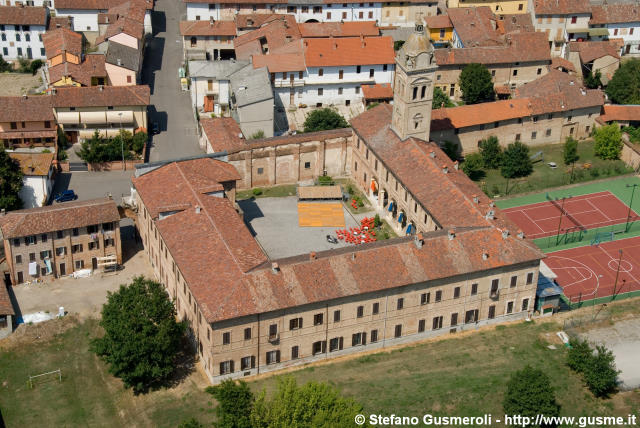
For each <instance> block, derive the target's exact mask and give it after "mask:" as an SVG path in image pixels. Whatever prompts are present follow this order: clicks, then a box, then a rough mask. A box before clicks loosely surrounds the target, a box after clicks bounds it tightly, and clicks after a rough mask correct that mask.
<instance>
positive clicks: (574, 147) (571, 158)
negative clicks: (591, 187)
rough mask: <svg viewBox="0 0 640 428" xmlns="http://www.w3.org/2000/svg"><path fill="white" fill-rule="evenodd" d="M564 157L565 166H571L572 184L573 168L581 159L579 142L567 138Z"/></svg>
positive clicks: (571, 180)
mask: <svg viewBox="0 0 640 428" xmlns="http://www.w3.org/2000/svg"><path fill="white" fill-rule="evenodd" d="M562 156H563V159H564V164H565V165H571V179H570V182H573V167H574V165H575V163H576V162H577V161H578V159H580V156H578V141H577V140H575V139H573V138H572V137H567V139H566V140H565V142H564V148H563V152H562Z"/></svg>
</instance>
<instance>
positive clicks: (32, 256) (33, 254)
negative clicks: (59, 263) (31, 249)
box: [29, 253, 36, 262]
mask: <svg viewBox="0 0 640 428" xmlns="http://www.w3.org/2000/svg"><path fill="white" fill-rule="evenodd" d="M29 261H30V262H35V261H36V253H29Z"/></svg>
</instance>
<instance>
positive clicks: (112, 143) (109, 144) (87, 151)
mask: <svg viewBox="0 0 640 428" xmlns="http://www.w3.org/2000/svg"><path fill="white" fill-rule="evenodd" d="M147 139H148V136H147V133H146V132H138V133H136V134H135V135H132V134H131V132H129V131H122V132H120V133H119V134H118V135H116V136H115V137H113V138H106V137H101V136H100V134H99V133H98V131H96V132H94V134H93V136H92V137H91V138H89V139H88V140H85V141H83V142H82V144H80V151H77V152H76V154H77V155H78V156H79V157H80V158H81V159H82V160H84V161H85V162H88V163H101V162H112V161H118V160H122V157H123V155H124V158H125V159H134V158H135V155H134V154H133V152H135V153H136V154H141V153H142V149H143V148H144V144H145V142H146V141H147Z"/></svg>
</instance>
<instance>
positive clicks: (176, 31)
mask: <svg viewBox="0 0 640 428" xmlns="http://www.w3.org/2000/svg"><path fill="white" fill-rule="evenodd" d="M185 13H186V6H185V4H184V2H182V1H176V0H158V1H157V2H156V5H155V9H154V12H153V15H152V22H153V31H154V37H153V38H151V39H149V40H148V42H147V46H146V50H145V57H144V65H143V69H142V83H144V84H148V85H149V86H150V87H151V106H149V121H150V122H153V121H157V122H158V124H159V125H160V133H159V134H158V135H155V136H154V137H153V145H152V147H151V152H150V155H149V161H158V160H166V159H175V158H179V157H184V156H194V155H199V154H202V153H203V151H202V150H201V149H200V147H199V146H198V137H197V131H196V130H197V128H196V121H195V117H194V116H193V113H192V108H191V98H190V96H189V92H187V91H182V90H181V88H180V80H179V79H178V69H179V68H180V66H181V65H182V61H183V54H182V40H181V36H180V28H179V27H180V19H181V17H182V16H183V15H184V14H185Z"/></svg>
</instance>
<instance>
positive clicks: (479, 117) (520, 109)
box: [431, 99, 531, 130]
mask: <svg viewBox="0 0 640 428" xmlns="http://www.w3.org/2000/svg"><path fill="white" fill-rule="evenodd" d="M528 116H531V105H530V100H529V99H517V100H515V99H514V100H501V101H494V102H491V103H481V104H469V105H464V106H460V107H451V108H439V109H436V110H433V112H432V114H431V123H432V127H431V129H432V130H441V129H456V128H465V127H467V126H475V125H482V124H486V123H493V122H499V121H501V120H509V119H516V118H520V117H528Z"/></svg>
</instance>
